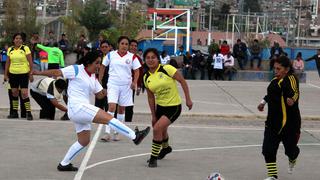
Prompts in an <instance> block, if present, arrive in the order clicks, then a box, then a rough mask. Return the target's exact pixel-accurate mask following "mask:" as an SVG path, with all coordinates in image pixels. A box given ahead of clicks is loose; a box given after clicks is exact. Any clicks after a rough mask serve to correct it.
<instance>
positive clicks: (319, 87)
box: [308, 83, 320, 89]
mask: <svg viewBox="0 0 320 180" xmlns="http://www.w3.org/2000/svg"><path fill="white" fill-rule="evenodd" d="M308 85H309V86H312V87H315V88H318V89H320V86H317V85H314V84H311V83H308Z"/></svg>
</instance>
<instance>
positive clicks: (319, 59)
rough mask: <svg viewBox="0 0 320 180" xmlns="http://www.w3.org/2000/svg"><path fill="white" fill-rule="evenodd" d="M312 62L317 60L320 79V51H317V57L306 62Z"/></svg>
mask: <svg viewBox="0 0 320 180" xmlns="http://www.w3.org/2000/svg"><path fill="white" fill-rule="evenodd" d="M311 60H315V61H316V65H317V69H318V74H319V77H320V49H318V50H317V54H316V55H314V56H312V57H310V58H308V59H306V61H311Z"/></svg>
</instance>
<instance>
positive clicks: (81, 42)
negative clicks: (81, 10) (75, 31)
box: [76, 34, 87, 61]
mask: <svg viewBox="0 0 320 180" xmlns="http://www.w3.org/2000/svg"><path fill="white" fill-rule="evenodd" d="M86 46H87V41H86V37H85V36H84V34H81V35H80V39H79V41H78V43H77V47H76V53H77V60H78V61H79V59H80V58H81V57H83V49H84V47H86Z"/></svg>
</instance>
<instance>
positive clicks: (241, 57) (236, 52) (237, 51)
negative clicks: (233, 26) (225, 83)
mask: <svg viewBox="0 0 320 180" xmlns="http://www.w3.org/2000/svg"><path fill="white" fill-rule="evenodd" d="M233 56H234V57H235V58H237V60H238V64H239V67H240V69H241V70H243V69H244V67H245V66H246V65H247V45H246V44H245V43H244V42H241V39H238V40H237V43H236V44H235V45H234V46H233Z"/></svg>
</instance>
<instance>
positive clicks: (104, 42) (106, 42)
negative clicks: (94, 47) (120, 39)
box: [100, 40, 109, 47]
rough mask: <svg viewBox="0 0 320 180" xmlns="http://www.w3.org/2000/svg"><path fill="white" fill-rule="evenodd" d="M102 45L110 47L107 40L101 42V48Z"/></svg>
mask: <svg viewBox="0 0 320 180" xmlns="http://www.w3.org/2000/svg"><path fill="white" fill-rule="evenodd" d="M102 44H108V46H109V42H108V41H107V40H102V41H101V42H100V47H101V46H102Z"/></svg>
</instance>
